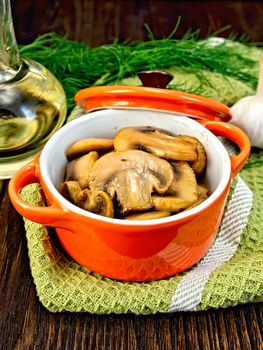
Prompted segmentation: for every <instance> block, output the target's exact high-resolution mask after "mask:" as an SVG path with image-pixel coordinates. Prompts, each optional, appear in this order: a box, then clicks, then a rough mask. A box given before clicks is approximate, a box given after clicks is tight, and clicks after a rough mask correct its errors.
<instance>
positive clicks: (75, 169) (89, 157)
mask: <svg viewBox="0 0 263 350" xmlns="http://www.w3.org/2000/svg"><path fill="white" fill-rule="evenodd" d="M98 157H99V156H98V152H95V151H92V152H89V153H88V154H85V155H84V156H81V157H79V158H77V159H74V160H72V161H71V162H69V163H68V164H67V166H66V175H65V180H66V181H78V183H79V185H80V187H81V189H85V188H87V187H88V183H89V182H88V181H89V178H88V176H89V172H90V169H91V168H92V166H93V164H94V163H95V161H96V160H97V159H98Z"/></svg>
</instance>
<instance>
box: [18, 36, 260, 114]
mask: <svg viewBox="0 0 263 350" xmlns="http://www.w3.org/2000/svg"><path fill="white" fill-rule="evenodd" d="M198 34H199V33H198V31H197V32H194V33H190V32H187V33H186V34H185V35H184V36H183V37H182V38H181V39H172V37H171V36H169V37H168V38H164V39H159V40H156V39H154V37H153V35H149V36H150V40H148V41H146V42H131V43H127V42H126V43H119V42H118V41H115V42H113V43H112V44H107V45H102V46H99V47H89V46H87V45H85V44H83V43H80V42H75V41H71V40H68V39H67V38H66V37H62V36H59V35H57V34H56V33H47V34H45V35H42V36H39V37H38V38H37V39H36V40H35V41H34V42H32V43H31V44H29V45H26V46H20V53H21V55H22V56H24V57H28V58H31V59H34V60H36V61H38V62H40V63H41V64H43V65H44V66H45V67H47V68H48V69H49V70H50V71H51V72H53V74H54V75H55V76H56V77H57V78H58V80H59V81H60V82H61V83H62V85H63V87H64V90H65V92H66V95H67V100H68V108H69V110H71V108H72V107H73V106H74V95H75V93H76V92H77V91H78V90H80V89H82V88H85V87H89V86H92V85H95V84H96V85H98V84H99V85H107V84H111V83H113V82H114V81H118V80H121V79H123V78H126V77H130V76H134V75H136V73H137V72H139V71H141V70H147V69H162V68H169V67H181V68H184V69H188V70H190V71H191V70H192V71H193V72H195V71H197V70H207V71H210V72H217V73H221V74H222V75H224V76H229V77H233V78H235V79H237V80H240V81H242V82H244V83H246V84H247V85H249V86H251V87H252V88H253V89H255V88H256V85H257V75H256V74H255V70H254V69H253V68H254V67H255V60H253V59H252V58H250V57H248V56H247V55H243V54H242V50H240V47H237V46H236V45H230V44H229V40H227V41H222V43H220V44H218V45H212V44H210V42H209V40H200V39H199V38H198ZM208 39H209V38H208ZM240 45H244V46H245V44H240Z"/></svg>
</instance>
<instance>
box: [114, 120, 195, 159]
mask: <svg viewBox="0 0 263 350" xmlns="http://www.w3.org/2000/svg"><path fill="white" fill-rule="evenodd" d="M114 149H115V150H116V151H119V152H122V151H127V150H132V149H140V150H144V151H147V152H149V153H152V154H154V155H155V156H157V157H161V158H165V159H173V160H184V161H194V160H196V159H197V152H196V145H195V144H193V143H192V142H189V141H187V140H184V139H182V138H181V137H178V136H172V135H169V134H167V133H165V132H162V131H159V130H153V129H150V128H139V127H138V128H136V127H128V128H123V129H121V130H120V131H119V132H118V133H117V135H116V136H115V138H114Z"/></svg>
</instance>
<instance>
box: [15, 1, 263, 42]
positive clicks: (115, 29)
mask: <svg viewBox="0 0 263 350" xmlns="http://www.w3.org/2000/svg"><path fill="white" fill-rule="evenodd" d="M11 6H12V11H13V18H14V25H15V30H16V36H17V41H18V42H19V43H29V42H31V41H32V40H33V39H34V38H35V37H36V36H37V35H39V34H42V33H45V32H48V31H55V32H57V33H60V34H67V35H68V36H69V38H70V39H75V40H78V41H83V42H85V43H87V44H89V45H91V46H97V45H101V44H105V43H111V42H112V41H113V40H114V38H119V39H120V40H121V41H123V40H126V39H130V40H143V39H147V37H148V33H147V30H146V28H145V26H144V24H145V23H146V24H147V25H148V26H149V27H150V28H151V30H152V31H153V33H154V35H155V37H156V38H161V37H164V36H168V35H169V34H170V33H171V32H172V30H173V28H174V27H175V24H176V22H177V19H178V16H181V18H182V21H181V25H180V27H179V29H178V31H177V37H181V36H182V34H183V33H185V32H186V31H187V30H188V29H189V28H192V29H193V30H197V29H200V30H201V32H200V33H201V37H204V36H206V35H207V34H208V33H209V31H210V32H215V31H217V30H219V29H221V28H223V27H224V26H226V25H230V26H231V29H228V30H226V31H225V32H223V33H222V34H221V35H222V36H228V35H229V33H230V32H231V31H233V32H235V33H238V34H240V35H241V34H243V33H245V34H246V35H247V36H248V37H249V38H250V40H251V41H253V42H263V1H262V0H261V1H173V0H163V1H161V0H141V1H140V0H115V1H112V0H111V1H110V0H11Z"/></svg>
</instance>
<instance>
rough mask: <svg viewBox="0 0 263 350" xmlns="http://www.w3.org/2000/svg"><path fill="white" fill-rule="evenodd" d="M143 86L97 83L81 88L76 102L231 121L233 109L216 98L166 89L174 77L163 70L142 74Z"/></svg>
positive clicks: (95, 107)
mask: <svg viewBox="0 0 263 350" xmlns="http://www.w3.org/2000/svg"><path fill="white" fill-rule="evenodd" d="M138 76H139V78H140V79H141V81H142V84H143V86H116V85H115V86H96V87H90V88H86V89H82V90H80V91H79V92H78V93H77V94H76V95H75V101H76V103H77V104H78V105H79V106H80V107H82V108H84V109H86V110H87V111H94V110H98V109H106V108H137V109H151V110H153V109H154V110H160V111H166V112H174V113H178V114H182V115H186V116H190V117H193V118H196V119H209V120H217V121H224V122H227V121H229V120H230V119H231V117H232V116H231V112H230V108H228V107H227V106H226V105H224V104H222V103H220V102H217V101H215V100H213V99H210V98H207V97H203V96H199V95H194V94H189V93H185V92H181V91H176V90H168V89H165V86H166V85H167V84H168V83H169V81H170V80H171V79H172V78H173V76H172V75H170V74H169V73H166V72H163V71H145V72H140V73H138Z"/></svg>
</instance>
